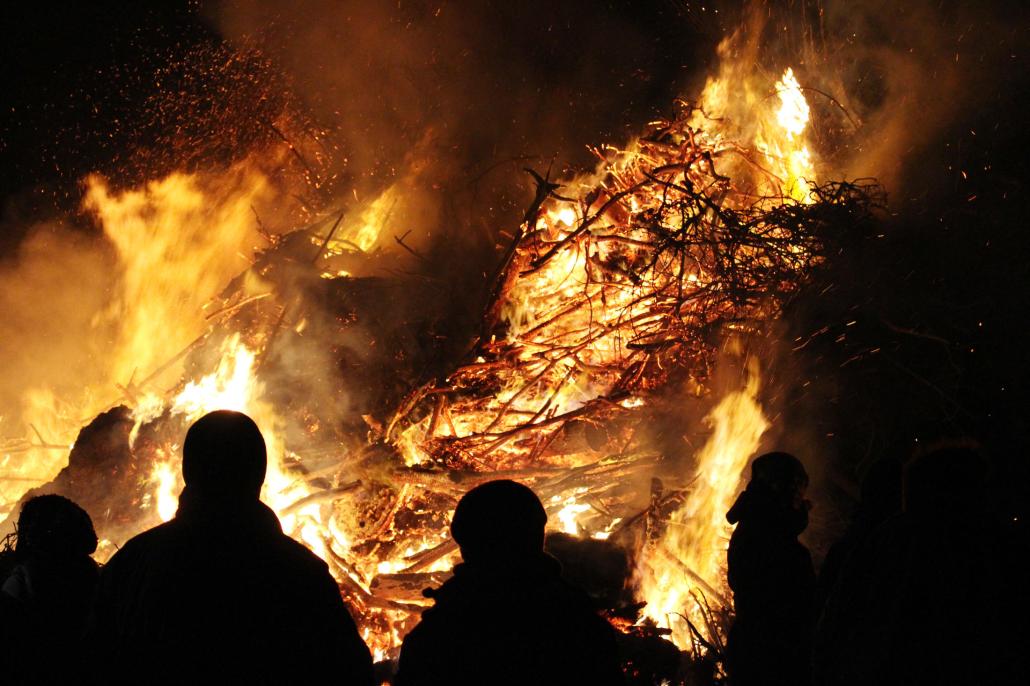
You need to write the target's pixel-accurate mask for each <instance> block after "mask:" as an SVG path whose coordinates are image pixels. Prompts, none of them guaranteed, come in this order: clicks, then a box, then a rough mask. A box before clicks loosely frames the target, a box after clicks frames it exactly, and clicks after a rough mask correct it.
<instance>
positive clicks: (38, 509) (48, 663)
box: [0, 495, 98, 684]
mask: <svg viewBox="0 0 1030 686" xmlns="http://www.w3.org/2000/svg"><path fill="white" fill-rule="evenodd" d="M17 531H18V538H17V544H16V546H15V549H14V552H13V557H14V563H15V564H14V567H13V569H12V570H11V572H10V574H9V575H8V576H7V578H6V579H4V580H2V584H3V587H2V589H3V592H2V594H0V595H2V596H3V597H2V598H0V602H2V603H3V605H4V606H5V608H6V612H5V613H4V614H5V615H6V616H5V617H4V618H3V620H2V621H3V623H4V625H5V626H4V627H3V631H2V632H0V633H2V634H3V635H4V645H3V648H4V653H6V655H5V658H4V660H3V664H4V672H5V676H6V677H7V679H8V681H9V683H15V684H22V683H24V684H43V683H66V682H68V681H70V680H74V678H75V676H76V672H75V670H76V669H77V668H79V667H80V666H81V658H82V655H81V654H80V650H81V645H82V635H83V632H84V630H85V627H86V618H87V615H88V613H89V604H90V602H91V601H92V599H93V592H94V589H95V588H96V583H97V575H98V568H97V563H96V562H94V561H93V558H92V557H91V555H92V554H93V553H94V552H95V551H96V549H97V534H96V532H95V531H94V530H93V520H92V519H90V516H89V515H88V514H87V513H86V511H85V510H83V509H82V508H81V507H79V506H78V505H76V504H75V503H74V502H72V501H71V500H69V499H68V498H65V497H63V496H59V495H40V496H36V497H34V498H31V499H29V500H27V501H26V502H25V504H24V505H22V508H21V514H20V515H19V517H18V529H17Z"/></svg>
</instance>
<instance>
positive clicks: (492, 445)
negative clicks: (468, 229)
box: [355, 111, 883, 597]
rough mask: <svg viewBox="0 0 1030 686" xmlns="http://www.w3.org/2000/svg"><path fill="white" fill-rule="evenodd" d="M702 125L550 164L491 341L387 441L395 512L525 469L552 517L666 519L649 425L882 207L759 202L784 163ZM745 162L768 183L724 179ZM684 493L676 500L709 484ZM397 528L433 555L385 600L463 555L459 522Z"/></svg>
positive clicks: (823, 199)
mask: <svg viewBox="0 0 1030 686" xmlns="http://www.w3.org/2000/svg"><path fill="white" fill-rule="evenodd" d="M690 115H691V113H690V112H689V111H686V112H684V113H683V114H682V115H681V116H679V117H678V118H677V119H676V120H674V121H666V122H660V123H658V124H655V125H653V128H652V130H651V131H650V132H649V134H648V135H647V136H645V137H643V138H641V139H640V140H639V141H637V142H636V143H635V144H634V146H633V147H632V148H631V149H629V150H625V151H619V150H614V149H609V150H605V151H598V155H599V157H601V159H602V163H601V165H600V171H599V172H598V173H597V174H595V175H593V176H591V177H589V178H585V179H579V180H577V181H575V182H573V183H570V184H568V185H567V186H565V187H561V186H558V185H557V184H554V183H551V182H550V181H549V180H547V179H545V178H543V177H540V176H539V175H537V174H535V173H534V176H535V177H536V178H537V183H538V192H537V196H536V199H535V200H534V202H533V204H532V206H531V207H530V208H529V210H528V211H527V213H526V217H525V222H524V224H523V225H522V226H521V227H520V229H519V230H518V232H517V233H516V235H515V237H514V239H513V241H512V244H511V246H510V248H509V250H508V252H507V254H506V255H505V257H504V260H503V261H502V264H501V265H500V267H499V268H498V270H497V274H496V276H495V279H494V283H493V284H492V286H493V290H492V295H491V298H490V300H489V302H488V304H487V307H486V308H485V313H484V317H483V321H484V324H483V330H482V335H481V336H480V338H479V341H478V342H477V344H476V345H475V346H474V347H473V349H472V350H471V352H470V354H469V355H468V357H467V358H466V360H465V361H464V363H463V364H460V365H459V366H457V367H456V368H455V369H454V370H453V371H452V372H451V373H450V374H449V375H447V376H446V377H444V378H438V379H433V380H431V381H430V382H428V383H425V384H423V385H421V386H419V387H418V388H415V389H414V390H412V392H410V393H409V394H408V395H407V396H406V397H404V398H403V399H402V400H401V401H400V402H399V403H398V406H397V409H396V410H395V411H394V412H393V413H392V416H389V417H387V418H386V420H385V421H384V422H383V424H382V425H381V427H380V428H379V430H378V431H376V432H375V433H376V434H377V436H376V437H377V438H378V441H377V444H378V445H379V446H381V447H387V448H388V450H392V451H394V452H395V453H399V454H400V456H401V457H402V458H403V461H404V464H405V466H404V467H400V466H399V465H400V461H399V460H398V461H396V462H394V464H395V465H398V466H397V468H396V469H394V470H392V472H391V474H390V481H391V482H392V483H394V484H404V485H405V487H406V488H410V489H411V490H408V491H406V492H405V493H400V492H398V493H396V498H397V501H396V503H395V506H394V507H392V508H390V512H391V513H392V514H391V516H395V515H397V514H398V513H403V512H404V510H405V508H407V507H411V508H417V507H420V506H421V505H419V503H422V504H424V502H425V499H426V498H427V497H430V494H437V495H439V496H440V497H441V498H443V502H448V503H453V502H455V501H456V499H457V498H458V497H460V495H461V493H463V492H465V491H466V490H468V488H470V487H472V486H474V485H475V484H476V483H479V482H482V481H486V480H489V479H493V478H515V479H519V480H522V481H525V482H529V483H532V484H533V486H534V488H535V489H536V490H537V491H538V493H539V494H540V495H541V498H542V499H543V500H544V503H545V506H546V507H548V509H549V513H550V514H552V515H555V514H557V513H558V512H559V511H560V509H561V508H562V507H563V506H565V505H568V504H569V503H570V502H572V503H575V505H576V506H577V507H578V508H579V510H578V511H579V512H581V513H582V512H584V511H585V514H582V515H581V516H580V517H579V518H578V521H579V522H580V523H582V522H583V521H584V520H587V521H590V520H591V518H593V521H594V525H593V526H587V527H583V529H582V530H583V531H585V532H587V533H599V532H604V535H606V536H611V537H612V540H618V539H619V538H620V536H622V535H623V534H626V535H627V536H629V535H632V536H636V535H637V533H639V532H636V533H632V534H630V533H629V530H630V529H631V528H637V529H643V528H646V527H645V526H644V525H645V524H646V522H647V516H646V515H647V509H645V510H644V511H637V510H639V509H640V503H636V502H634V500H633V497H632V496H633V494H634V493H637V492H638V490H639V489H636V488H634V487H633V486H632V484H634V483H639V482H640V479H641V478H646V477H647V476H648V475H650V474H652V473H653V471H654V469H655V466H656V464H657V462H658V461H660V460H661V456H660V455H656V454H655V453H654V452H653V446H649V445H648V444H647V442H646V441H642V440H639V437H638V435H637V431H636V430H637V428H638V426H639V425H640V424H641V423H642V420H643V418H644V417H645V416H646V414H645V413H646V412H647V411H648V406H649V405H650V403H649V402H648V401H649V399H652V398H654V397H655V396H660V395H661V394H663V393H668V392H670V389H673V390H674V391H676V392H681V391H682V389H683V388H692V389H695V390H696V391H697V392H701V391H702V390H703V389H704V387H705V384H706V382H707V380H708V378H709V375H710V370H711V368H712V366H713V363H714V360H715V357H716V355H717V354H718V350H719V347H720V344H721V342H722V340H723V339H724V338H725V336H726V334H727V329H729V330H731V331H737V332H741V333H743V334H748V335H755V334H760V333H762V331H763V330H764V329H765V327H766V326H767V325H768V324H769V323H770V322H771V321H773V320H774V319H775V318H776V317H777V316H778V314H779V312H780V311H781V309H782V307H783V305H784V304H785V303H786V301H787V300H788V299H789V298H790V297H792V295H793V294H795V293H796V292H798V290H799V289H800V288H802V286H803V285H804V284H805V283H806V282H807V281H808V280H809V278H810V277H811V275H812V274H813V273H814V272H815V271H816V270H817V269H818V267H819V265H820V264H821V263H822V262H824V261H825V260H827V259H829V258H830V257H831V256H832V255H833V254H835V252H836V251H837V250H838V249H839V247H840V246H841V245H842V244H843V243H845V242H846V241H847V240H850V239H852V238H853V237H855V236H856V235H861V234H863V233H864V232H865V229H866V228H867V227H868V226H869V225H870V223H871V219H872V217H873V214H874V212H875V210H876V209H878V208H879V207H881V206H882V203H883V197H882V191H881V189H880V188H879V186H877V185H876V184H875V183H872V182H869V181H857V182H853V183H849V182H831V183H827V184H824V185H812V186H811V188H810V193H809V195H808V197H807V198H806V199H805V200H804V201H798V200H795V199H793V198H791V197H788V196H785V195H768V194H767V195H758V194H756V193H755V192H754V189H755V188H758V187H769V186H770V184H769V183H768V181H769V179H768V177H769V175H770V172H767V171H765V170H762V169H761V168H760V167H758V166H757V164H756V162H755V156H754V155H752V154H750V153H748V152H747V151H745V150H742V149H741V148H739V147H738V146H735V145H731V144H722V143H719V142H717V141H714V140H712V139H708V138H706V137H705V136H704V135H703V133H702V132H699V131H696V130H694V129H692V128H691V126H690V124H689V121H690ZM729 158H736V160H737V161H739V160H740V159H744V161H745V162H746V164H744V165H736V166H737V167H738V168H740V167H741V166H743V167H744V168H747V169H752V170H756V169H757V170H758V171H756V172H754V173H755V174H758V175H764V176H765V177H766V178H765V181H766V182H767V183H765V184H764V186H763V184H759V183H755V182H754V179H753V178H749V179H739V178H737V179H734V178H730V177H729V176H726V175H723V174H720V173H719V172H718V167H719V165H720V164H722V163H725V164H726V166H731V164H730V162H731V160H730V159H729ZM531 173H532V172H531ZM773 181H777V180H775V179H773ZM783 185H784V184H783V183H782V181H781V182H779V183H778V184H774V187H782V186H783ZM636 477H639V478H636ZM680 486H681V488H678V489H673V490H671V491H670V493H669V498H670V499H672V500H674V501H675V500H677V499H680V498H682V496H683V493H684V489H689V487H690V484H682V485H680ZM412 487H413V488H412ZM405 499H406V500H407V505H402V501H404V500H405ZM397 520H398V521H397V525H394V522H388V525H387V526H385V527H382V528H381V530H382V531H384V532H386V535H387V536H389V537H391V538H392V539H393V541H394V542H395V543H397V544H398V545H397V547H398V548H400V549H403V548H404V547H405V546H407V545H408V543H409V542H410V543H415V544H417V545H418V549H420V552H418V553H417V554H415V555H412V556H407V557H405V558H404V559H403V560H402V561H401V562H402V564H401V572H400V574H401V577H400V578H396V579H395V578H387V577H386V576H384V578H382V579H380V580H379V581H378V582H373V586H375V587H378V589H379V590H380V591H384V592H385V591H386V589H388V588H395V587H396V586H397V584H400V585H402V586H404V587H405V589H407V591H408V592H410V591H412V590H414V589H415V588H417V587H418V585H419V583H420V579H419V575H420V574H421V573H423V572H425V571H426V570H428V569H430V568H431V567H432V565H434V563H436V562H437V561H438V560H440V559H441V558H443V557H445V556H447V555H449V554H451V553H453V552H454V545H453V542H451V541H450V540H448V539H446V537H445V534H444V533H443V532H442V531H438V532H429V531H421V530H414V529H413V530H411V531H405V530H404V527H403V525H400V522H399V520H400V517H397ZM430 539H435V540H436V541H438V544H436V545H434V546H431V547H428V548H426V547H425V542H426V541H427V540H430ZM355 552H357V551H355ZM405 595H406V594H405ZM409 597H410V596H409Z"/></svg>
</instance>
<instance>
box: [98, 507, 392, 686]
mask: <svg viewBox="0 0 1030 686" xmlns="http://www.w3.org/2000/svg"><path fill="white" fill-rule="evenodd" d="M90 641H91V643H92V646H93V648H94V649H95V651H96V658H95V660H94V664H95V665H97V669H98V674H96V677H95V679H96V682H97V683H104V684H128V683H150V684H187V683H189V684H207V683H241V684H242V683H246V684H286V683H314V682H315V681H316V680H318V681H321V680H322V677H323V675H324V674H325V673H326V672H327V671H328V672H331V673H332V674H333V675H334V678H335V681H334V683H336V684H341V685H348V686H349V685H351V684H353V685H356V686H357V685H360V686H368V685H369V684H371V683H372V663H371V657H370V655H369V651H368V648H367V646H366V645H365V643H364V642H363V641H362V639H361V637H360V636H359V634H358V631H357V628H356V626H355V624H354V621H353V619H352V618H351V616H350V614H349V613H348V611H347V608H346V607H345V606H344V604H343V601H342V599H341V597H340V593H339V589H338V587H337V585H336V583H335V582H334V580H333V578H332V577H331V576H330V574H329V571H328V568H327V567H326V564H325V563H324V562H323V561H322V560H320V559H319V558H318V557H316V556H315V555H314V554H313V553H311V552H310V551H309V550H308V549H307V548H305V547H304V546H302V545H301V544H299V543H297V542H296V541H294V540H293V539H291V538H289V537H288V536H286V535H285V534H283V531H282V528H281V526H280V524H279V521H278V519H277V518H276V516H275V514H274V513H273V512H272V511H271V510H270V509H269V508H268V507H266V506H265V505H264V504H262V503H260V502H259V501H257V500H254V501H250V502H246V503H242V504H237V505H235V506H234V507H231V508H230V507H224V506H223V507H210V506H209V505H206V504H205V503H202V502H193V501H192V500H191V499H190V498H189V497H187V494H184V496H183V498H182V499H180V507H179V511H178V513H177V515H176V517H175V518H174V519H172V520H171V521H170V522H168V523H166V524H163V525H161V526H158V527H156V528H154V529H151V530H150V531H147V532H145V533H143V534H140V535H139V536H137V537H135V538H133V539H132V540H130V541H129V542H128V543H126V544H125V546H124V547H123V548H122V549H121V550H120V551H119V552H118V553H117V554H115V555H114V557H112V558H111V560H110V562H109V563H108V564H107V565H106V566H105V567H104V569H103V570H102V572H101V577H100V584H99V589H98V594H97V600H96V604H95V607H94V613H93V617H92V621H91V628H90Z"/></svg>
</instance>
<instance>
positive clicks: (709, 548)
mask: <svg viewBox="0 0 1030 686" xmlns="http://www.w3.org/2000/svg"><path fill="white" fill-rule="evenodd" d="M758 390H759V373H758V366H757V362H756V361H755V360H754V359H752V363H751V367H750V371H749V376H748V380H747V383H746V385H745V387H744V388H743V389H741V390H738V391H733V392H731V393H730V394H728V395H727V396H726V397H724V398H723V399H722V401H721V402H720V403H719V404H718V405H717V406H716V407H715V409H714V410H712V412H711V414H709V415H708V417H707V418H706V422H707V423H708V424H709V426H711V428H712V433H711V435H710V436H709V438H708V441H707V442H706V443H705V445H704V447H702V448H701V450H700V452H699V453H698V454H697V458H696V460H697V466H696V469H695V473H694V477H693V483H692V485H691V489H690V493H689V495H688V496H687V499H686V501H685V502H684V503H683V506H682V507H680V508H679V509H678V510H676V512H674V513H673V515H672V516H671V517H670V519H669V522H668V526H667V528H666V530H665V533H664V534H663V536H662V537H661V540H660V541H658V542H657V545H654V546H652V547H650V548H648V549H647V552H646V554H645V555H644V556H643V559H642V560H641V566H640V569H639V570H638V579H639V586H640V591H641V595H642V596H643V598H644V599H645V600H646V601H647V607H646V608H645V612H646V613H647V616H649V617H650V618H651V619H653V620H654V621H655V622H656V623H657V624H658V625H659V626H663V627H668V628H669V629H671V630H672V638H673V641H674V642H675V643H676V644H677V645H678V646H680V647H681V648H686V647H688V646H689V645H690V644H691V635H690V628H689V626H688V624H687V619H690V620H691V621H692V622H694V624H695V627H698V628H699V630H701V631H710V630H711V629H712V628H713V627H708V626H706V624H705V622H704V621H703V619H704V618H703V613H702V612H701V609H702V608H703V605H700V604H699V603H703V602H705V599H707V602H709V603H711V605H713V606H718V605H721V604H722V603H723V602H724V601H725V600H726V595H727V590H726V582H725V563H726V547H727V543H728V540H729V533H730V527H729V525H728V524H727V522H726V512H727V511H728V510H729V509H730V506H731V505H732V504H733V498H734V497H735V496H736V494H737V491H738V490H739V487H740V481H741V474H742V473H743V471H744V469H745V467H746V466H747V464H748V461H749V459H750V458H751V457H752V456H753V455H754V454H755V451H756V450H757V449H758V444H759V440H760V439H761V437H762V434H763V433H765V430H766V429H767V428H768V426H769V423H768V421H767V420H766V418H765V415H764V414H763V412H762V408H761V406H760V405H759V404H758V401H757V395H758ZM713 595H714V596H715V597H712V596H713ZM699 618H700V619H701V621H699ZM712 638H715V639H716V640H718V639H719V637H712V636H709V637H708V639H712Z"/></svg>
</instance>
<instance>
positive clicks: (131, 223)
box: [84, 165, 269, 383]
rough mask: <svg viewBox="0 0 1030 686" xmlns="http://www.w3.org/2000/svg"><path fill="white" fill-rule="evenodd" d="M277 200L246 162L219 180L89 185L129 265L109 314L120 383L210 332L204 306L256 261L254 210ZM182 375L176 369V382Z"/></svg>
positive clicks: (93, 180) (90, 206)
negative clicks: (115, 331)
mask: <svg viewBox="0 0 1030 686" xmlns="http://www.w3.org/2000/svg"><path fill="white" fill-rule="evenodd" d="M268 194H269V189H268V184H267V181H266V180H265V177H264V176H263V175H262V174H261V173H259V172H257V171H255V170H253V169H251V168H250V167H248V166H242V165H241V166H238V167H236V168H234V169H232V170H230V171H228V172H227V173H226V174H225V175H224V178H221V179H219V180H215V179H208V178H205V179H203V180H201V178H200V177H199V176H197V175H193V174H182V173H174V174H171V175H169V176H167V177H165V178H163V179H159V180H156V181H151V182H150V183H148V184H147V185H146V186H144V187H142V188H139V189H134V190H127V191H124V192H121V193H118V192H114V191H112V190H111V189H110V188H109V186H108V184H107V181H106V180H105V179H103V178H101V177H99V176H91V177H89V179H87V190H86V196H85V200H84V206H85V208H86V209H87V210H89V211H91V212H93V213H94V214H95V215H96V216H97V218H98V219H99V220H100V222H101V223H102V225H103V229H104V233H105V235H106V236H107V237H108V238H109V239H110V240H111V242H112V243H113V244H114V246H115V248H116V250H117V252H118V256H119V262H120V267H121V273H120V274H119V277H120V278H119V280H118V282H117V283H118V284H119V292H118V293H117V294H116V298H115V299H114V302H113V303H112V305H111V311H110V312H109V313H108V316H109V317H111V318H112V319H116V320H117V321H118V322H119V324H120V327H119V328H120V340H118V341H117V342H116V343H115V345H114V346H113V348H112V350H111V358H112V365H113V367H112V369H111V372H110V378H112V379H114V380H116V381H117V382H120V383H127V382H128V381H129V380H130V379H131V378H134V377H135V378H136V380H137V381H138V380H139V378H140V376H143V375H145V374H147V373H149V372H150V371H151V370H153V369H156V368H158V367H160V366H161V365H162V364H164V363H165V362H166V361H167V360H169V359H171V358H173V357H174V356H175V355H176V354H177V353H179V352H180V351H181V350H182V349H183V348H184V347H185V346H186V345H187V344H188V343H189V342H190V341H191V340H193V339H194V338H196V337H197V336H198V335H200V333H201V332H202V331H204V329H205V328H206V326H207V322H206V321H205V319H204V313H203V307H204V305H205V304H206V303H207V302H208V301H209V300H210V299H211V298H212V297H213V296H214V295H215V294H217V293H218V292H219V291H220V290H221V289H222V288H224V287H225V284H226V283H227V282H228V281H229V279H231V278H232V277H233V276H235V275H236V274H238V273H239V272H241V271H243V269H244V268H246V267H247V266H248V265H249V261H248V259H247V256H248V255H250V254H251V253H252V252H253V248H254V244H255V243H256V241H257V233H256V220H255V217H254V212H253V210H252V208H253V207H254V206H255V204H257V203H259V202H260V201H261V200H262V199H264V198H265V197H266V196H267V195H268ZM241 253H243V254H242V255H241ZM178 374H179V369H178V368H175V369H170V370H169V376H168V378H169V379H174V378H177V376H178Z"/></svg>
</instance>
